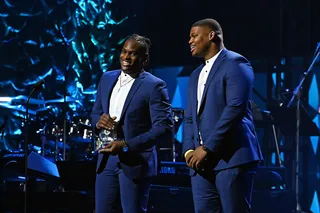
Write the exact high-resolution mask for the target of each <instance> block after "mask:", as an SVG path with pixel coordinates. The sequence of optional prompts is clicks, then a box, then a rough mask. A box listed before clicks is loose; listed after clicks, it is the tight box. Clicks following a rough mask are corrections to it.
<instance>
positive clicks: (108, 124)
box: [96, 114, 117, 130]
mask: <svg viewBox="0 0 320 213" xmlns="http://www.w3.org/2000/svg"><path fill="white" fill-rule="evenodd" d="M116 118H117V117H115V116H113V117H110V115H107V114H103V115H101V116H100V119H99V121H98V123H97V125H96V127H97V129H101V128H102V129H107V130H112V129H114V126H115V119H116Z"/></svg>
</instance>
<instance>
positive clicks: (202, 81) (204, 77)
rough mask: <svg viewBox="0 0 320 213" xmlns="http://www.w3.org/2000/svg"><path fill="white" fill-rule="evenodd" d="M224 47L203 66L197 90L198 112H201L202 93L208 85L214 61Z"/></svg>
mask: <svg viewBox="0 0 320 213" xmlns="http://www.w3.org/2000/svg"><path fill="white" fill-rule="evenodd" d="M221 51H222V49H221V50H220V51H219V52H218V53H217V54H215V55H214V56H213V57H212V58H210V59H208V60H206V62H205V63H206V64H205V65H204V66H203V68H202V70H201V72H200V75H199V79H198V91H197V101H198V104H197V108H198V109H197V112H199V109H200V104H201V99H202V94H203V91H204V87H205V85H206V82H207V79H208V76H209V74H210V70H211V68H212V66H213V64H214V62H215V61H216V59H217V58H218V56H219V54H220V53H221Z"/></svg>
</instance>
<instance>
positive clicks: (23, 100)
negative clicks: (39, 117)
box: [11, 95, 46, 105]
mask: <svg viewBox="0 0 320 213" xmlns="http://www.w3.org/2000/svg"><path fill="white" fill-rule="evenodd" d="M27 100H28V97H27V96H25V95H19V96H16V97H14V98H12V99H11V104H14V103H22V104H25V103H26V102H27ZM45 103H46V102H45V101H44V100H39V99H35V98H30V100H29V104H35V105H40V104H43V105H44V104H45Z"/></svg>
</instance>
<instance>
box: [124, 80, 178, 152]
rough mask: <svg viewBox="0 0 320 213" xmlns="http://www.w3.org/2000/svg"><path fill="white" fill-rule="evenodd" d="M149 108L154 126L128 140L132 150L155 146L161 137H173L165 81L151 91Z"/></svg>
mask: <svg viewBox="0 0 320 213" xmlns="http://www.w3.org/2000/svg"><path fill="white" fill-rule="evenodd" d="M149 110H150V117H151V122H152V127H151V128H150V129H149V130H148V131H147V132H144V133H142V134H140V135H138V136H136V137H133V138H130V139H128V140H127V142H128V147H129V150H130V151H137V150H143V149H146V148H148V147H151V146H154V145H155V144H156V141H157V140H159V139H160V138H169V137H170V138H171V139H172V137H173V122H172V112H171V104H170V103H169V96H168V92H167V88H166V85H165V83H164V82H163V81H161V82H159V83H157V84H156V85H155V86H154V87H153V89H152V91H151V95H150V100H149Z"/></svg>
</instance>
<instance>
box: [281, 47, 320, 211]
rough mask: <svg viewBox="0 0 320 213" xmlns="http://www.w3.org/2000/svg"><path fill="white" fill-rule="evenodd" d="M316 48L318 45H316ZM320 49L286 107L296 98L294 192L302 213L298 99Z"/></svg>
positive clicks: (298, 209) (297, 209)
mask: <svg viewBox="0 0 320 213" xmlns="http://www.w3.org/2000/svg"><path fill="white" fill-rule="evenodd" d="M317 49H318V47H317ZM319 54H320V51H318V53H317V54H316V56H315V57H314V59H313V61H312V63H311V65H310V66H309V68H308V70H307V72H304V73H303V76H302V79H301V81H300V83H299V85H298V86H297V87H296V88H295V90H294V92H293V96H292V98H291V100H290V101H289V103H288V105H287V108H289V107H290V106H291V104H292V102H293V101H294V100H295V99H297V107H296V116H297V120H296V122H297V123H296V162H295V194H296V202H297V205H296V212H299V213H302V212H303V211H302V210H301V205H300V199H299V152H300V150H299V146H300V143H299V139H300V122H301V120H300V100H301V90H302V85H303V83H304V81H305V80H306V78H307V76H308V74H309V73H310V72H311V70H312V68H313V66H314V64H315V62H316V61H317V59H318V57H319Z"/></svg>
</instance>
